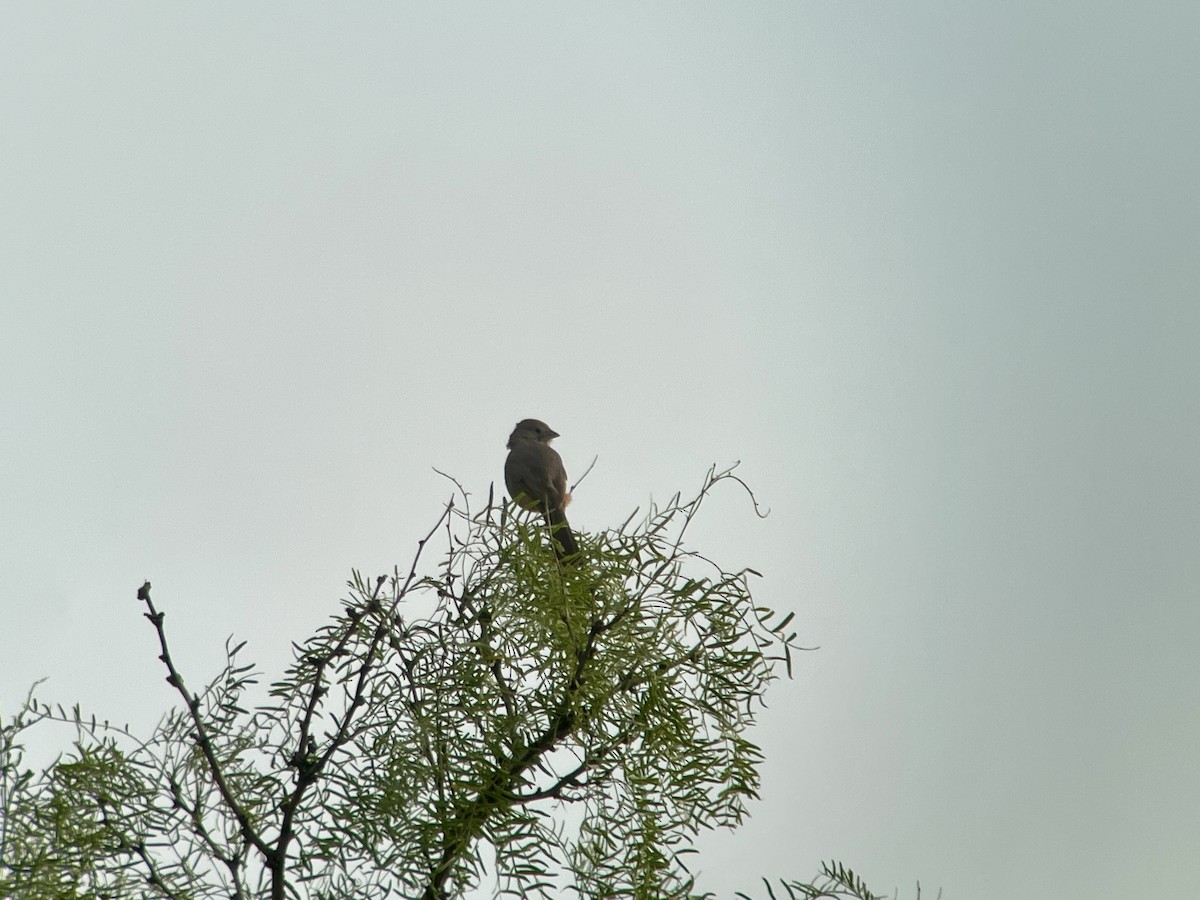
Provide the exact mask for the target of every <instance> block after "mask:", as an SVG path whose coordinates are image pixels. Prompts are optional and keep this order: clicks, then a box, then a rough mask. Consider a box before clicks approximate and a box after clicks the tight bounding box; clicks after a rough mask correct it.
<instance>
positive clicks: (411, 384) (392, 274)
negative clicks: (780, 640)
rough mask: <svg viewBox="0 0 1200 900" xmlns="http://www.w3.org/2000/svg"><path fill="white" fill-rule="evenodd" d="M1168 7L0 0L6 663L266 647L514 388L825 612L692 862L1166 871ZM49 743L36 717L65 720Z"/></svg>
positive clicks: (1198, 677)
mask: <svg viewBox="0 0 1200 900" xmlns="http://www.w3.org/2000/svg"><path fill="white" fill-rule="evenodd" d="M1198 95H1200V4H1197V3H1195V2H1194V0H1180V2H1178V3H1165V2H1144V3H1138V4H1132V3H1131V4H1113V3H1096V2H1076V3H1071V2H1063V3H1045V2H1041V0H1038V2H974V3H962V2H949V0H946V2H937V3H934V2H924V3H873V4H866V3H857V2H828V3H820V4H813V3H802V2H788V3H748V2H740V3H728V4H721V5H714V4H700V3H687V4H683V3H675V4H641V3H639V4H620V3H606V4H595V5H588V6H584V5H576V4H563V3H544V4H524V3H523V4H436V5H435V4H424V5H422V6H419V7H417V6H413V5H401V4H392V3H361V4H355V5H354V6H353V7H352V8H351V7H347V6H339V7H336V8H334V7H318V6H314V5H308V4H278V3H273V4H259V5H249V4H242V3H236V4H234V3H228V4H220V3H206V4H188V5H180V4H161V3H133V2H127V3H121V4H109V3H99V2H98V3H89V4H86V5H85V4H75V5H71V6H66V7H64V6H61V5H45V4H23V5H20V6H18V5H16V4H5V5H4V6H2V7H0V304H2V306H3V309H2V316H0V421H2V422H3V430H2V431H0V472H2V473H3V474H2V476H0V521H2V522H3V541H0V604H2V610H3V619H2V626H0V709H2V711H3V714H4V715H5V716H7V715H10V714H11V713H12V712H13V711H14V709H15V707H16V706H17V705H18V704H19V702H20V700H21V699H22V698H23V697H24V694H25V691H26V690H27V688H28V686H29V685H30V683H32V682H33V681H34V680H35V679H37V678H42V677H48V678H49V681H48V682H47V684H46V685H44V686H43V688H42V691H41V694H42V696H43V697H44V698H45V699H49V700H59V701H62V702H64V703H68V704H69V703H74V702H76V701H78V702H81V703H82V704H83V705H84V707H85V709H88V710H91V711H94V712H96V713H97V714H99V715H101V716H107V717H111V718H113V719H118V720H122V721H124V720H128V721H130V722H131V723H132V724H133V725H134V727H136V728H142V729H149V728H150V727H151V726H152V725H153V723H154V722H155V721H156V720H157V718H158V716H159V715H160V714H161V712H162V711H163V710H164V709H166V708H167V707H168V706H169V705H170V704H172V703H173V702H174V699H175V698H174V697H173V695H172V694H171V693H170V689H169V688H168V687H167V686H166V684H165V683H164V681H163V672H162V670H161V666H160V664H159V662H158V661H157V659H156V655H157V649H156V646H155V644H154V638H153V633H152V631H151V630H150V629H149V627H148V626H147V624H146V623H145V621H144V620H143V619H142V617H141V610H140V608H139V607H138V605H137V603H136V602H135V601H134V592H135V591H136V589H137V587H138V585H140V584H141V582H142V581H143V580H144V579H147V578H148V579H151V580H152V581H153V583H154V588H155V598H156V601H157V602H158V604H159V605H160V606H161V607H163V608H164V609H166V611H167V625H168V628H169V629H170V634H171V636H172V637H173V640H174V645H175V648H176V657H177V662H178V663H179V665H180V666H181V668H182V669H183V671H184V673H185V675H186V676H187V677H188V678H189V679H190V681H191V683H193V684H199V683H201V682H203V681H204V680H206V679H207V678H209V677H211V675H213V674H214V673H215V672H216V671H217V670H218V668H219V667H220V664H221V661H222V659H223V655H222V646H223V643H224V640H225V638H226V637H227V636H228V635H230V634H233V635H236V636H237V637H239V638H246V639H248V640H249V647H248V650H247V653H249V654H250V655H251V656H253V658H255V659H256V660H257V661H258V662H259V663H260V664H261V665H262V666H263V667H265V668H266V669H267V671H268V672H269V673H271V674H276V673H278V672H279V670H280V666H281V665H282V664H283V663H284V661H285V660H286V659H287V658H288V653H289V646H290V642H291V641H293V640H298V639H302V638H303V637H305V636H306V635H308V634H309V633H311V632H312V631H313V630H314V629H315V628H316V627H317V626H319V625H320V624H321V623H322V622H323V621H324V620H325V617H326V616H328V615H329V614H330V612H331V611H333V610H334V609H335V608H336V601H337V599H338V598H339V597H340V596H342V595H343V593H344V591H343V585H344V582H345V580H346V579H347V578H348V577H349V573H350V570H351V568H352V567H358V568H361V569H363V570H365V571H366V572H368V573H377V572H383V571H388V570H390V569H391V567H392V566H393V565H394V564H398V563H399V564H406V563H407V562H408V560H409V559H410V558H411V554H412V552H413V550H414V548H415V545H416V541H417V540H418V538H419V537H421V536H422V535H423V534H424V533H425V531H426V530H427V529H428V527H429V526H430V525H431V524H432V522H433V521H434V520H435V519H436V517H437V515H438V513H439V509H440V506H441V504H442V503H443V502H444V501H445V499H446V498H447V497H448V495H449V493H450V486H449V485H448V483H447V482H446V481H445V480H444V479H442V478H441V477H439V476H438V475H437V474H436V473H435V472H434V471H433V467H434V466H436V467H437V468H439V469H441V470H443V471H446V472H449V473H451V474H453V475H454V476H455V477H456V478H458V479H459V480H460V481H461V482H462V483H463V484H464V485H465V486H467V487H468V489H470V490H472V491H474V492H475V493H476V496H477V497H480V498H482V497H484V496H486V492H487V490H488V487H489V484H490V483H491V482H492V481H494V480H497V479H499V478H500V477H501V469H502V464H503V459H504V453H505V450H504V443H505V439H506V437H507V435H508V432H509V431H510V430H511V427H512V424H513V423H514V422H515V421H516V420H517V419H520V418H523V417H526V416H537V417H539V418H543V419H545V420H546V421H548V422H549V423H550V424H551V425H552V426H553V427H554V428H555V429H556V430H558V431H559V432H561V434H562V437H561V438H560V440H559V441H558V442H557V445H556V446H557V447H558V449H559V450H560V452H561V453H562V455H563V457H564V459H565V461H566V464H567V466H568V470H569V471H571V472H572V473H574V474H578V473H580V472H582V470H583V469H584V468H586V466H587V464H588V463H590V462H591V460H592V459H593V458H594V457H598V462H597V464H596V468H595V470H594V471H593V472H592V473H591V475H590V476H589V477H588V479H587V480H586V481H585V482H584V484H583V486H582V487H581V488H580V490H579V491H578V492H577V495H576V498H575V503H574V504H573V506H572V510H571V511H572V522H573V523H574V524H575V525H576V527H578V528H580V529H583V530H589V529H600V528H604V527H608V526H614V525H617V524H619V523H620V522H622V521H623V520H624V519H625V518H626V517H627V516H628V515H629V513H630V512H631V511H632V510H633V509H634V508H635V507H637V506H639V505H642V506H644V504H645V503H646V501H647V499H648V498H650V497H655V498H659V499H665V498H667V497H668V496H669V495H670V494H673V493H674V492H675V491H678V490H682V491H685V492H687V491H691V490H694V489H695V488H696V487H697V486H698V485H699V483H700V480H701V478H702V476H703V473H704V471H705V470H706V469H707V467H708V466H709V465H710V464H712V463H714V462H715V463H717V464H719V465H724V464H728V463H732V462H733V461H735V460H741V461H742V466H741V468H740V469H739V472H740V473H741V475H742V476H743V477H744V478H745V479H746V480H747V481H748V482H749V483H750V484H751V485H752V486H753V487H754V489H755V491H756V493H757V495H758V497H759V499H760V501H761V502H762V503H763V504H764V505H766V506H769V507H770V509H771V514H770V516H769V518H767V519H766V520H763V521H760V520H758V519H756V518H755V517H754V516H753V513H752V510H751V509H750V508H749V507H748V506H747V504H746V503H745V502H743V501H742V500H741V499H740V498H738V497H737V496H736V495H735V493H734V492H729V493H728V494H726V495H724V496H723V497H719V498H715V499H714V504H713V506H712V507H711V509H710V518H709V519H708V520H707V522H706V524H704V526H703V527H702V528H701V529H700V530H698V531H697V532H696V535H695V537H696V539H697V540H698V541H699V542H700V549H701V550H703V552H705V553H706V555H708V556H711V557H713V558H715V559H717V560H719V561H721V562H723V563H724V564H725V565H726V566H727V567H731V568H732V567H738V566H742V565H749V566H753V567H754V568H756V569H758V570H759V571H761V572H762V573H763V575H764V578H763V579H762V580H761V581H760V582H758V583H757V588H758V593H757V599H758V600H759V601H760V602H762V603H764V604H766V605H769V606H772V607H775V608H778V609H792V610H795V611H796V613H797V624H798V626H799V628H800V631H801V639H802V640H803V641H804V642H805V643H807V644H812V645H819V646H820V647H821V649H820V651H819V652H815V653H812V654H808V655H807V656H805V657H803V658H802V659H801V660H800V661H799V664H798V665H797V667H796V671H795V679H794V680H793V681H791V682H787V681H782V682H779V683H777V684H776V685H775V687H774V688H773V690H772V692H771V693H770V694H769V709H767V710H766V711H765V712H764V714H763V715H762V717H761V727H760V728H759V729H758V730H757V731H756V732H755V738H756V740H758V741H759V742H760V743H761V744H762V746H763V747H764V749H765V751H766V754H767V763H766V765H765V767H764V784H763V797H762V800H761V802H759V803H756V804H755V805H754V807H753V810H752V818H751V820H750V821H749V822H748V823H747V824H746V825H745V827H744V828H743V829H741V830H740V831H739V832H737V833H735V834H728V833H720V834H713V835H705V836H704V838H703V840H702V843H701V850H702V852H701V853H700V855H699V857H698V860H697V861H696V864H695V865H696V868H698V869H699V870H700V871H701V872H702V880H701V886H702V887H706V888H709V889H712V890H715V891H718V892H720V893H722V895H723V896H729V895H730V893H731V892H732V891H733V890H735V889H738V888H740V889H743V890H753V889H754V888H755V885H756V884H757V881H756V878H757V876H758V875H772V876H788V877H794V878H807V877H809V876H811V875H812V874H813V873H814V872H815V871H816V869H817V867H818V864H819V861H820V860H822V859H829V858H837V859H841V860H843V861H844V862H846V863H848V864H849V865H851V866H852V867H854V868H855V869H856V870H857V871H859V872H860V873H861V874H862V875H863V876H864V877H865V878H866V879H867V881H868V883H869V884H870V885H872V886H873V888H874V889H875V890H876V891H886V892H889V893H890V892H891V891H892V890H893V889H894V888H899V889H900V892H901V895H902V896H905V897H910V898H911V897H913V896H915V884H916V881H917V880H918V879H919V880H920V881H921V884H922V886H923V888H924V889H926V890H927V891H930V892H931V893H930V894H928V895H927V896H932V892H934V891H935V889H936V888H937V887H939V886H940V887H942V888H943V889H944V897H945V898H947V900H1010V898H1013V897H1037V898H1043V897H1044V898H1076V897H1078V898H1084V897H1087V898H1107V897H1117V896H1137V897H1149V896H1189V895H1191V894H1192V892H1194V891H1195V890H1196V885H1197V884H1198V883H1200V853H1198V852H1197V847H1200V764H1198V761H1200V662H1198V661H1197V658H1198V654H1197V643H1198V639H1200V548H1198V543H1200V462H1198V459H1200V363H1198V357H1200V354H1198V353H1197V347H1198V344H1200V114H1198V111H1197V110H1198V108H1200V107H1198V102H1200V101H1198V99H1197V98H1198ZM62 739H63V741H64V742H65V741H66V740H67V739H68V736H67V735H63V736H62Z"/></svg>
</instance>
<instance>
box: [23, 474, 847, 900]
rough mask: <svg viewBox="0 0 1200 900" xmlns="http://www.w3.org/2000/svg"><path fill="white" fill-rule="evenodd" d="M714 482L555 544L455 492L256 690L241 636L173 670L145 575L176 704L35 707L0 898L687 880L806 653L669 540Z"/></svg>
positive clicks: (629, 891)
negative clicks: (41, 767)
mask: <svg viewBox="0 0 1200 900" xmlns="http://www.w3.org/2000/svg"><path fill="white" fill-rule="evenodd" d="M721 483H736V484H740V481H739V480H738V479H737V478H736V477H735V476H734V475H732V473H731V471H725V472H715V471H710V472H709V473H708V475H707V477H706V479H705V483H704V485H703V487H702V489H701V491H700V492H699V494H698V496H697V497H696V498H695V499H693V500H692V501H690V502H687V503H681V502H680V499H679V497H678V496H676V497H675V498H673V500H672V501H671V502H670V503H669V504H667V506H666V507H665V508H662V509H658V508H652V509H651V510H650V512H649V514H648V515H647V516H646V518H645V519H644V520H643V521H641V522H640V523H639V524H637V525H631V524H630V522H627V523H626V524H625V525H624V526H622V527H621V528H619V529H616V530H614V531H610V532H607V533H603V534H598V535H581V536H580V540H581V547H582V550H581V554H580V558H578V559H575V560H568V561H567V562H566V563H563V562H560V561H559V560H557V559H556V558H555V556H554V554H553V553H551V552H550V550H549V548H548V545H547V541H546V536H545V534H544V531H543V529H542V528H541V527H540V526H539V525H537V524H531V523H530V522H528V521H527V520H526V518H525V517H523V516H518V515H514V514H513V512H512V511H511V509H510V508H508V507H503V506H497V505H494V504H491V503H489V504H488V506H487V507H486V508H485V509H483V510H482V511H481V512H480V513H479V514H478V515H476V514H473V513H472V512H471V510H470V508H469V506H468V507H467V508H465V509H459V508H458V507H457V506H455V505H454V504H451V505H450V506H449V507H448V508H447V510H446V512H445V513H444V514H443V516H442V518H441V519H440V520H439V522H438V524H437V525H436V526H435V528H434V530H433V531H431V532H430V535H429V536H427V537H426V539H425V540H424V541H422V542H421V545H420V547H421V549H420V550H419V551H418V553H417V555H416V559H414V562H413V565H412V568H411V569H410V570H409V572H408V573H407V574H406V575H402V574H401V572H399V571H397V572H395V573H394V574H393V575H392V576H391V577H380V578H378V579H376V580H374V581H373V582H371V583H367V582H366V581H364V579H362V578H361V577H360V576H359V575H357V574H356V575H355V577H354V579H353V581H352V582H351V584H350V587H351V592H350V596H349V598H348V599H346V600H345V601H344V602H343V607H342V610H341V612H340V613H339V614H338V615H337V616H335V617H334V618H333V619H332V620H331V621H330V622H329V623H328V624H327V625H326V626H324V627H323V628H321V629H320V630H319V631H318V632H317V634H316V635H314V636H313V637H312V638H310V639H309V640H307V641H305V642H304V643H303V644H299V645H296V646H295V662H294V663H293V665H292V666H291V667H290V668H289V669H288V671H287V673H286V674H285V675H284V677H283V678H282V679H281V680H280V681H279V682H278V683H276V684H274V685H273V686H272V688H271V691H270V696H271V702H270V703H269V704H268V705H266V706H263V707H260V708H257V709H254V710H248V709H245V708H243V706H242V697H243V694H244V693H245V691H246V689H247V687H248V686H249V685H251V684H253V683H254V674H253V671H252V669H251V667H250V666H246V665H242V664H240V663H239V661H238V651H239V650H240V649H241V646H240V645H239V646H237V647H227V656H228V664H227V666H226V668H225V670H224V671H223V672H222V673H221V675H220V676H219V677H218V678H217V679H216V680H214V681H213V682H212V683H211V684H210V685H208V687H207V688H206V689H205V690H203V691H202V692H200V693H199V694H193V693H191V692H189V691H188V690H187V688H186V687H185V685H184V681H183V678H182V675H181V674H180V673H179V672H178V671H176V669H175V667H174V664H173V663H172V661H171V657H170V652H169V649H168V645H167V639H166V633H165V629H164V625H163V621H164V618H163V614H162V613H160V612H158V610H157V609H156V608H155V606H154V604H153V602H152V601H151V599H150V591H149V585H146V586H145V587H144V588H143V590H142V591H141V592H139V598H140V599H141V600H142V601H143V602H144V603H145V604H146V607H147V610H148V613H147V618H149V620H150V621H151V623H152V624H153V625H154V627H155V629H156V632H157V635H158V638H159V640H160V642H161V647H162V655H163V661H164V663H165V664H166V666H167V669H168V673H169V678H168V680H169V681H170V683H171V684H172V685H174V686H175V687H176V688H177V689H178V691H179V692H180V695H181V697H182V698H183V700H184V704H183V708H181V709H179V710H176V711H174V712H172V713H171V714H169V715H168V716H166V717H165V718H164V720H163V722H162V723H161V724H160V725H159V727H158V729H157V730H156V731H155V733H154V734H153V735H152V736H151V738H150V739H149V740H147V741H143V742H139V741H137V739H136V738H134V736H133V735H130V734H129V733H128V732H127V731H125V730H123V729H115V728H112V727H111V726H109V725H108V724H107V723H97V722H95V721H90V722H89V721H84V720H83V719H82V718H81V717H80V715H79V713H78V711H77V710H76V711H74V713H73V714H71V715H68V714H67V713H66V712H65V711H63V710H61V709H59V710H52V709H50V708H48V707H45V706H41V705H39V704H37V703H36V702H32V701H31V702H29V703H27V704H26V707H25V708H24V709H23V710H22V712H21V713H20V714H18V716H17V717H16V718H15V719H14V720H13V721H12V722H11V723H9V724H7V725H6V726H5V727H4V730H3V739H4V741H5V744H3V745H2V746H0V763H2V769H3V771H2V774H3V781H2V784H3V790H4V793H3V796H2V797H0V800H2V801H3V811H4V824H3V831H2V832H0V835H2V840H0V894H3V895H6V896H7V895H9V894H11V895H13V896H19V897H29V898H43V897H45V898H50V897H54V898H58V897H97V898H99V897H175V898H185V897H186V898H193V897H195V898H201V897H245V898H249V897H268V896H269V897H272V898H280V900H282V898H283V897H309V898H335V897H337V898H348V897H362V898H372V900H374V898H381V897H386V896H406V897H415V896H422V897H426V898H441V897H452V896H461V895H462V894H463V892H465V891H467V890H469V889H471V888H473V887H478V886H480V885H488V884H490V885H494V886H495V890H496V892H497V893H498V895H501V896H512V897H536V896H544V897H557V896H563V895H567V894H570V893H574V894H578V895H580V896H583V897H594V898H608V897H631V898H670V897H680V898H683V897H695V896H698V895H697V894H696V893H695V884H694V879H693V877H692V876H691V874H690V873H689V871H688V869H687V867H686V866H685V864H684V861H685V857H686V855H687V853H688V852H690V841H691V838H692V837H693V836H694V835H696V834H697V832H698V831H699V830H700V829H701V828H714V827H730V828H732V827H734V826H736V825H737V824H739V823H740V822H741V821H742V819H743V817H744V816H745V815H746V804H747V802H748V801H749V800H751V799H753V798H754V797H755V796H756V795H757V791H758V788H759V779H758V765H759V763H760V762H761V758H762V757H761V753H760V752H759V749H758V748H757V747H756V746H755V745H754V744H753V743H752V742H751V741H750V740H748V738H747V729H748V728H749V727H750V725H751V724H752V723H753V722H754V715H755V712H756V710H757V709H758V708H759V706H760V701H761V699H762V696H763V692H764V691H765V689H766V688H767V686H768V684H769V683H770V681H771V680H772V679H773V678H774V677H775V676H774V669H773V667H774V664H775V663H776V662H779V661H783V662H784V663H786V665H787V666H788V670H789V671H790V664H791V652H792V650H793V649H795V648H796V643H795V635H794V634H793V633H791V632H788V631H787V630H786V629H787V626H788V624H789V621H790V619H791V616H790V615H789V616H787V617H785V618H783V619H780V620H777V619H776V617H775V616H774V614H773V613H772V612H770V611H769V610H766V609H763V608H761V607H756V606H755V605H754V603H753V602H752V599H751V595H750V590H749V579H750V578H751V576H753V575H754V574H755V573H753V572H751V571H750V570H740V571H735V572H726V571H723V570H722V569H721V568H720V567H719V566H717V565H715V564H714V563H712V562H710V561H708V560H707V559H705V558H704V557H702V556H700V555H699V554H698V553H695V552H693V551H691V550H689V549H686V547H685V546H684V544H683V537H684V533H685V531H686V529H687V526H688V524H689V523H690V522H691V521H692V520H693V518H694V517H695V515H696V514H697V512H698V510H699V509H700V505H701V503H702V501H703V499H704V498H705V497H706V496H707V495H708V493H709V492H710V491H711V490H712V489H713V488H714V487H715V486H716V485H718V484H721ZM464 500H465V496H464ZM443 529H444V533H445V536H446V540H447V545H448V549H447V552H446V555H445V557H444V559H443V560H442V562H441V563H440V564H439V565H437V566H436V567H434V568H433V569H432V570H431V571H429V572H423V571H422V569H421V559H422V551H423V550H424V549H425V547H426V545H427V544H428V542H429V541H430V540H431V539H432V537H433V535H434V534H435V533H437V532H439V531H442V530H443ZM47 719H52V720H57V721H69V722H71V723H73V724H74V726H75V727H76V729H77V732H78V740H77V741H76V743H75V746H74V750H73V751H72V752H71V753H70V754H69V755H67V756H66V757H64V758H62V759H60V760H59V761H58V762H56V764H55V765H53V766H51V767H50V768H49V769H48V770H47V771H46V772H44V773H42V774H41V775H40V776H37V775H34V774H33V773H31V772H22V771H21V751H20V748H19V745H18V743H17V741H18V739H19V735H20V733H21V732H22V731H23V730H24V729H25V728H28V727H30V726H31V725H32V724H35V723H37V722H38V721H42V720H47ZM843 874H846V873H843ZM826 875H827V876H828V877H830V878H832V877H834V876H833V875H832V874H830V873H829V871H828V869H827V871H826ZM844 887H846V889H847V890H851V891H853V890H858V893H847V894H845V896H855V897H861V898H863V900H866V898H868V897H869V894H867V892H866V889H865V887H863V886H862V885H861V882H857V881H855V880H854V878H853V876H852V874H851V875H850V877H848V878H847V879H844ZM768 890H770V886H769V885H768ZM796 896H835V895H833V894H824V895H817V894H811V895H805V894H797V895H796ZM837 896H842V895H837Z"/></svg>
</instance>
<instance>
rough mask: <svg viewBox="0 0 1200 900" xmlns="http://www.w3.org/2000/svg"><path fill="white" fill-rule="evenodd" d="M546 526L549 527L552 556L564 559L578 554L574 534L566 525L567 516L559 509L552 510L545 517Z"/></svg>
mask: <svg viewBox="0 0 1200 900" xmlns="http://www.w3.org/2000/svg"><path fill="white" fill-rule="evenodd" d="M546 524H547V525H549V526H550V546H551V547H553V548H554V555H555V556H557V557H558V558H559V559H566V558H567V557H569V556H574V555H575V554H576V553H578V552H579V544H578V543H577V542H576V541H575V532H573V531H571V526H570V525H568V524H567V516H566V513H564V512H563V511H562V510H561V509H552V510H551V511H550V512H549V513H548V514H547V515H546Z"/></svg>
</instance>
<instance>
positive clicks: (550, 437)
mask: <svg viewBox="0 0 1200 900" xmlns="http://www.w3.org/2000/svg"><path fill="white" fill-rule="evenodd" d="M556 437H558V432H557V431H555V430H554V429H553V428H548V429H547V430H546V439H547V440H553V439H554V438H556Z"/></svg>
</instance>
